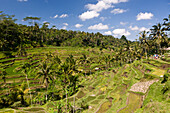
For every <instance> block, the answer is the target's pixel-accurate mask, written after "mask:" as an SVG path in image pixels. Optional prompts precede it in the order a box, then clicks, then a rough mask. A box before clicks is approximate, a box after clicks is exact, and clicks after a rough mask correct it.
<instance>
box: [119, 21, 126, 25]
mask: <svg viewBox="0 0 170 113" xmlns="http://www.w3.org/2000/svg"><path fill="white" fill-rule="evenodd" d="M120 24H121V25H126V24H128V23H127V22H120Z"/></svg>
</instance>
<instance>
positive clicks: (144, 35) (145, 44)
mask: <svg viewBox="0 0 170 113" xmlns="http://www.w3.org/2000/svg"><path fill="white" fill-rule="evenodd" d="M139 34H140V37H139V41H140V44H141V45H142V48H143V49H144V51H145V55H146V59H147V47H148V46H149V44H148V42H147V34H148V32H146V31H143V32H140V33H139Z"/></svg>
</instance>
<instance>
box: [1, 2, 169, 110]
mask: <svg viewBox="0 0 170 113" xmlns="http://www.w3.org/2000/svg"><path fill="white" fill-rule="evenodd" d="M2 1H3V2H2V3H4V4H6V2H5V0H2ZM9 1H10V0H8V2H9ZM42 1H43V0H42ZM64 1H65V0H64ZM139 1H140V0H139ZM34 2H35V1H34ZM34 2H32V1H31V0H16V1H15V5H16V6H17V5H18V3H19V4H20V5H21V4H22V5H23V6H22V7H24V6H25V7H26V6H27V5H29V4H32V3H34ZM51 2H54V1H50V0H44V1H43V3H41V4H42V5H44V4H50V3H51ZM86 2H87V1H86ZM88 2H89V1H88ZM88 2H87V3H88ZM128 2H132V0H129V1H128V0H110V1H108V0H97V3H96V4H95V3H94V4H87V3H85V4H87V5H86V6H85V7H86V8H87V9H88V11H87V12H84V13H87V14H84V13H82V14H81V15H79V19H80V20H81V21H82V22H87V21H90V19H92V17H91V16H92V15H91V14H90V13H91V12H93V14H94V13H97V14H98V13H101V12H102V11H103V10H105V11H107V9H109V8H114V6H113V5H115V6H116V5H118V4H123V3H128ZM13 3H14V1H13ZM26 3H28V4H26ZM37 3H38V2H37ZM55 3H58V4H59V2H55ZM62 3H63V2H61V4H62ZM69 3H70V4H71V2H69ZM81 3H82V2H80V4H81ZM83 3H84V2H83ZM35 4H36V2H35ZM101 4H105V5H106V6H107V8H106V7H105V8H104V6H103V5H101ZM13 5H14V4H13ZM13 5H11V7H13ZM51 6H52V4H51ZM77 6H78V5H77ZM99 6H100V7H99ZM0 7H1V5H0ZM8 7H9V6H8ZM18 7H20V6H18ZM32 7H35V6H34V5H33V6H32ZM38 7H40V8H41V7H42V6H38ZM58 7H59V6H58ZM68 7H69V6H68ZM122 7H123V6H122ZM45 8H47V7H45ZM10 9H11V8H10ZM0 10H4V9H3V6H2V9H1V8H0ZM23 10H25V11H27V10H26V9H24V8H23ZM28 10H29V11H32V9H28ZM62 10H64V9H62ZM73 10H74V11H75V9H73ZM76 10H78V9H76ZM114 11H116V10H115V9H113V10H112V11H111V13H114V17H115V16H116V15H117V14H118V12H117V13H116V12H114ZM127 11H128V10H127ZM127 11H124V13H125V12H127ZM130 11H131V10H130ZM130 11H129V12H130ZM6 12H8V11H6V10H4V11H0V113H168V112H170V15H169V14H168V15H166V16H167V17H161V21H159V23H155V24H154V23H153V24H152V25H151V28H149V29H142V30H141V29H139V28H138V33H137V34H138V36H136V37H135V39H136V40H135V39H133V40H131V39H129V38H128V37H129V36H131V35H130V34H129V32H128V31H124V30H120V29H115V30H113V31H112V32H111V34H110V32H109V31H108V32H107V33H104V32H103V31H101V32H100V31H97V30H102V29H104V28H106V29H109V28H107V27H108V26H106V25H103V24H102V23H99V24H98V25H96V26H97V27H96V26H95V25H94V26H90V27H89V28H88V29H89V30H92V31H88V30H85V31H83V29H81V27H83V25H81V24H76V25H75V27H76V28H78V29H73V30H71V29H67V27H69V24H67V23H63V24H64V26H65V28H61V29H60V28H58V26H57V25H55V26H54V25H52V24H53V22H54V19H58V22H59V23H60V21H61V22H63V20H64V19H65V18H69V16H70V15H71V14H70V15H67V14H63V15H55V16H54V17H50V19H51V20H50V19H49V21H51V23H50V22H47V21H44V22H42V21H41V20H42V19H43V18H44V17H43V18H40V17H36V16H26V17H25V18H23V19H22V21H21V22H19V21H18V20H17V19H16V17H15V15H11V13H9V14H6ZM16 12H17V11H16ZM20 12H22V11H20ZM32 13H33V12H32ZM119 13H120V12H119ZM18 14H19V13H18ZM88 14H90V15H91V16H90V17H88ZM101 14H102V13H101ZM145 14H146V13H145ZM145 14H144V13H142V14H139V15H138V16H136V18H137V19H136V21H140V20H142V19H143V20H145V21H147V19H148V18H146V15H145ZM147 14H148V13H147ZM40 15H41V14H40ZM72 15H74V14H72ZM84 15H85V16H84ZM140 15H142V16H141V18H139V16H140ZM97 17H98V16H96V18H97ZM71 18H72V17H70V19H71ZM110 18H112V17H110ZM115 18H116V17H115ZM126 18H128V17H126ZM151 18H154V17H153V16H151ZM151 18H150V19H151ZM18 19H20V18H18ZM60 19H61V20H60ZM105 19H106V20H107V19H109V18H104V17H103V19H101V20H100V21H102V22H104V20H105ZM43 20H44V19H43ZM76 21H78V20H76ZM96 21H98V20H96ZM108 21H109V20H108ZM115 21H116V20H115ZM71 22H74V21H73V20H72V21H71ZM59 23H58V25H60V24H59ZM87 24H88V23H87ZM126 24H128V23H126ZM126 24H125V23H124V25H123V23H122V26H125V25H126ZM108 25H109V24H108ZM84 26H85V23H84ZM101 26H103V27H104V28H101ZM70 28H71V27H70ZM79 29H80V30H81V31H79ZM94 29H95V30H96V31H95V30H94ZM129 29H132V26H131V27H129ZM134 29H137V26H136V28H135V27H134ZM93 30H94V31H93ZM118 30H119V31H123V32H122V33H121V34H118V32H117V33H116V31H118ZM133 31H134V30H132V32H133ZM136 32H137V31H136ZM136 32H134V33H136ZM117 37H120V38H117Z"/></svg>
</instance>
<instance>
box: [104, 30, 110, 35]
mask: <svg viewBox="0 0 170 113" xmlns="http://www.w3.org/2000/svg"><path fill="white" fill-rule="evenodd" d="M104 34H105V35H112V32H111V31H106V32H104Z"/></svg>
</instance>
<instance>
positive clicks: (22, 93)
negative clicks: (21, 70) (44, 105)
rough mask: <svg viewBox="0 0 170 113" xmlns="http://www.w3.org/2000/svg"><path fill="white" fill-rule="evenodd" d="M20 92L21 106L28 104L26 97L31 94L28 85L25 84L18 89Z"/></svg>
mask: <svg viewBox="0 0 170 113" xmlns="http://www.w3.org/2000/svg"><path fill="white" fill-rule="evenodd" d="M17 91H18V94H19V95H18V96H20V97H21V104H22V105H24V106H25V105H26V104H27V103H26V102H25V99H24V96H25V95H26V94H27V93H28V92H29V89H27V87H26V84H25V83H24V82H23V83H22V84H21V86H19V87H17Z"/></svg>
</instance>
